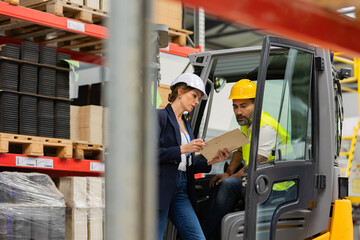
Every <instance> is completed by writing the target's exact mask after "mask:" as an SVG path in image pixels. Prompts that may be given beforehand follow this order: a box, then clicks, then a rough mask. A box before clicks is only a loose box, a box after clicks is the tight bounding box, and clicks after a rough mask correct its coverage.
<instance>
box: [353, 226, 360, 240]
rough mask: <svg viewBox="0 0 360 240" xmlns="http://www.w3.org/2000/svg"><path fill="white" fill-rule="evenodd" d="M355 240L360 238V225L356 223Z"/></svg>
mask: <svg viewBox="0 0 360 240" xmlns="http://www.w3.org/2000/svg"><path fill="white" fill-rule="evenodd" d="M354 240H360V225H354Z"/></svg>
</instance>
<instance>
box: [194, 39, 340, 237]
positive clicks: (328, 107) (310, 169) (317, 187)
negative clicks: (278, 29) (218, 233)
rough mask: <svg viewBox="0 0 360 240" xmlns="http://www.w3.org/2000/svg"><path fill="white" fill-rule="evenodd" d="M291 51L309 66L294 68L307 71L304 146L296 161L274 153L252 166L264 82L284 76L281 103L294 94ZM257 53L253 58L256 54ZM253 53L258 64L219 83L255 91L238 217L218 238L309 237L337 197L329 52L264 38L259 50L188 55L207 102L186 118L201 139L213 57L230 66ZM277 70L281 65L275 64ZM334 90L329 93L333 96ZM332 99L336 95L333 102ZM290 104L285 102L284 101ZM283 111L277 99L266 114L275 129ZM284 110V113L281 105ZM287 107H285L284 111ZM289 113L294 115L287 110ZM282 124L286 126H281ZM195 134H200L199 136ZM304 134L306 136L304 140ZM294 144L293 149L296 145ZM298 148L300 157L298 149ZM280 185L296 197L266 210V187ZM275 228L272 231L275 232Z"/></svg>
mask: <svg viewBox="0 0 360 240" xmlns="http://www.w3.org/2000/svg"><path fill="white" fill-rule="evenodd" d="M291 52H292V53H294V54H293V56H295V57H298V56H300V55H301V54H302V55H303V56H306V58H307V59H308V60H309V61H308V62H306V61H303V63H301V64H303V65H306V64H308V65H307V66H306V67H304V66H300V68H301V67H304V69H307V70H309V71H310V74H309V75H308V79H306V80H303V81H305V82H306V81H308V83H307V84H308V86H305V85H304V86H305V87H307V88H308V89H309V90H308V92H307V94H308V100H306V97H305V98H304V99H305V100H304V101H305V102H306V101H307V106H306V107H307V110H303V112H304V113H305V114H306V121H307V122H306V123H305V125H306V128H305V129H306V133H304V136H305V138H306V139H305V140H304V143H301V144H304V145H305V147H304V153H303V157H302V158H294V159H291V157H290V159H289V160H288V159H287V155H286V153H284V152H283V153H282V152H281V150H280V149H278V148H277V149H276V158H275V161H270V162H266V163H262V164H257V162H256V156H257V151H258V141H259V137H258V136H259V130H260V119H261V113H262V110H264V109H263V107H264V103H265V104H266V101H268V98H267V99H264V91H265V88H266V87H268V85H267V84H268V83H269V82H270V81H272V79H278V78H279V76H282V77H283V78H284V80H283V83H284V85H283V91H282V98H284V91H285V88H286V89H290V90H289V92H290V95H291V94H292V93H291V88H292V87H294V88H296V85H291V84H292V81H293V80H292V78H294V76H293V75H292V74H293V72H294V71H295V70H294V69H295V66H299V61H298V62H296V59H295V60H294V59H293V60H292V59H291ZM260 53H261V55H259V54H260ZM284 53H287V54H288V55H286V57H282V54H283V56H285V55H284ZM254 54H255V55H256V54H257V55H259V56H260V57H257V58H256V59H258V60H259V64H258V67H257V69H254V71H252V72H251V74H249V73H248V74H247V75H242V74H241V73H240V74H238V75H233V76H230V75H229V76H227V78H226V77H225V78H226V79H227V83H231V82H236V81H237V80H239V79H240V78H249V79H251V80H253V81H256V83H257V86H258V87H257V92H256V100H255V110H254V118H253V127H252V136H253V137H252V138H251V150H250V158H249V160H250V161H249V172H248V177H247V189H246V198H245V214H244V213H243V212H237V213H231V214H229V215H227V216H225V217H224V219H223V223H222V239H289V238H290V237H291V238H292V239H294V240H295V239H305V238H309V237H311V236H314V235H316V234H319V233H322V232H324V231H327V230H328V221H329V216H331V204H332V203H334V201H335V200H337V199H339V195H338V192H339V184H338V179H339V175H340V174H339V169H338V167H337V166H336V164H335V159H336V158H337V156H338V145H339V142H337V140H338V139H339V136H340V138H341V128H340V126H341V120H342V118H341V117H340V118H339V117H338V115H340V114H341V111H342V109H341V107H340V108H339V109H340V110H339V109H337V111H335V107H337V106H341V105H342V103H341V90H339V84H337V82H338V80H337V79H336V77H334V76H335V75H336V74H335V75H334V74H333V67H332V62H331V59H330V53H329V51H327V50H324V49H321V48H317V47H314V46H306V45H303V44H300V43H295V42H292V41H289V40H286V39H282V38H277V37H272V36H266V37H265V38H264V42H263V46H262V47H249V48H238V49H227V50H219V51H210V52H203V53H196V54H191V55H189V58H190V63H191V64H192V65H193V67H194V71H195V73H196V74H198V75H199V76H200V77H201V78H202V79H203V80H204V82H205V83H206V91H207V93H208V96H209V99H208V100H207V101H202V102H201V103H200V104H199V105H198V106H197V107H196V108H195V110H194V111H193V112H192V113H191V114H190V116H189V117H190V119H191V124H192V127H193V129H194V135H195V137H202V138H204V139H205V138H206V132H207V128H208V124H209V117H210V115H211V107H212V101H213V98H214V94H215V93H214V92H215V91H214V88H216V86H215V87H214V79H215V77H218V76H215V75H214V71H215V70H214V67H215V66H216V63H217V61H218V60H219V59H225V60H226V59H227V60H228V61H232V60H231V57H234V56H250V55H254ZM296 54H298V55H296ZM275 55H278V59H275V58H274V56H275ZM276 60H277V61H276ZM273 63H275V64H273ZM282 64H285V65H283V66H282ZM296 64H297V65H296ZM291 66H292V68H293V69H291ZM276 67H278V68H279V69H280V68H281V67H283V69H281V71H278V70H279V69H275V68H276ZM272 68H274V69H272ZM289 69H290V70H289ZM291 71H293V72H291ZM225 75H226V73H225ZM272 76H274V77H272ZM220 77H221V76H220ZM299 79H300V78H299ZM286 84H287V85H286ZM269 86H270V85H269ZM284 86H285V87H284ZM336 88H337V89H338V91H337V92H335V89H336ZM297 89H298V88H297ZM305 93H306V92H305ZM294 94H296V93H294ZM339 94H340V97H335V96H339ZM299 96H300V95H297V96H295V97H293V96H292V95H291V96H290V97H288V98H289V102H291V101H293V102H294V100H296V99H295V98H298V97H299ZM290 98H293V99H291V100H290ZM300 98H301V96H300ZM265 100H266V101H265ZM282 100H284V99H282ZM229 101H231V100H229ZM264 101H265V102H264ZM336 101H338V102H336ZM298 106H301V105H298ZM283 107H284V106H283V101H281V107H280V110H279V116H278V119H276V118H275V116H273V117H274V118H275V119H276V120H278V122H279V123H280V120H281V117H282V116H281V114H282V111H283V110H282V109H283ZM284 108H285V109H286V107H284ZM288 108H289V109H290V108H291V107H289V106H288ZM291 110H292V109H290V110H289V111H291ZM285 111H286V110H285ZM306 111H307V112H306ZM205 112H206V115H205ZM289 114H290V115H291V114H294V113H293V112H291V113H290V112H289ZM283 115H284V114H283ZM289 121H291V120H289ZM309 121H310V122H309ZM295 122H296V121H295ZM320 123H321V124H320ZM280 124H281V123H280ZM291 124H294V123H290V128H289V129H290V130H292V127H293V130H294V129H295V128H294V126H292V125H291ZM287 125H288V126H287V127H289V123H287ZM201 129H202V131H203V134H202V136H199V135H200V131H201ZM334 129H335V131H334ZM294 131H295V130H294ZM308 132H309V133H308ZM308 134H311V136H310V137H309V136H308ZM308 138H309V139H308ZM310 138H311V139H310ZM307 141H309V142H307ZM301 144H300V145H299V146H301V147H302V145H301ZM295 145H296V144H295ZM299 149H301V152H302V148H299ZM285 181H294V182H295V185H294V187H295V189H296V198H293V199H290V200H283V201H282V202H279V203H277V204H276V205H274V206H273V205H272V206H271V207H268V205H266V204H265V203H264V202H266V200H267V199H268V198H269V196H270V194H273V191H272V186H273V184H274V183H277V182H285ZM285 199H286V198H285ZM279 219H281V221H279ZM277 226H279V227H278V228H277Z"/></svg>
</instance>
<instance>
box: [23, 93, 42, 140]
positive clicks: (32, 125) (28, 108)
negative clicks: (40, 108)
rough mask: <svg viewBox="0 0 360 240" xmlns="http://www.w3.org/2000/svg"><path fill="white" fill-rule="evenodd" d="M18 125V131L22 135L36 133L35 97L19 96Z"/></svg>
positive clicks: (33, 134) (34, 134)
mask: <svg viewBox="0 0 360 240" xmlns="http://www.w3.org/2000/svg"><path fill="white" fill-rule="evenodd" d="M19 112H20V126H19V133H20V134H24V135H31V136H36V135H37V127H38V126H37V97H35V96H28V95H21V96H20V110H19Z"/></svg>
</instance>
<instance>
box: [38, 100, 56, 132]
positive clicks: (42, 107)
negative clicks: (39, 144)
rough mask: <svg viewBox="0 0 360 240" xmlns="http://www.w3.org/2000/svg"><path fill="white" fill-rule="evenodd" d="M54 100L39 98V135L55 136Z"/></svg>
mask: <svg viewBox="0 0 360 240" xmlns="http://www.w3.org/2000/svg"><path fill="white" fill-rule="evenodd" d="M54 110H55V108H54V100H53V99H48V98H41V97H40V98H38V134H37V135H38V136H40V137H54V128H55V121H54V116H55V112H54Z"/></svg>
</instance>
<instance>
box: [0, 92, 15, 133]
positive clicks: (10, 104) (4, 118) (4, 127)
mask: <svg viewBox="0 0 360 240" xmlns="http://www.w3.org/2000/svg"><path fill="white" fill-rule="evenodd" d="M0 132H4V133H14V134H18V133H19V94H17V93H11V92H0Z"/></svg>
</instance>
